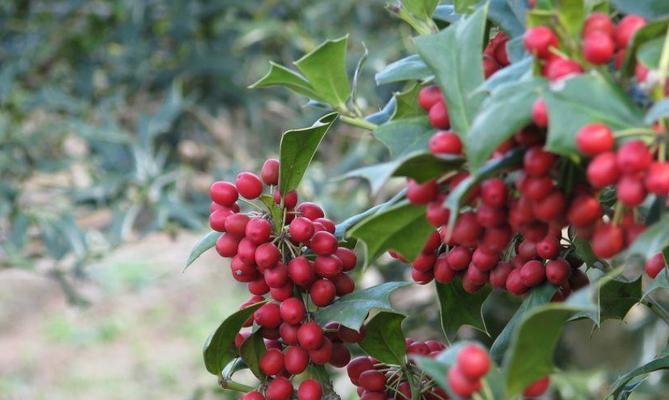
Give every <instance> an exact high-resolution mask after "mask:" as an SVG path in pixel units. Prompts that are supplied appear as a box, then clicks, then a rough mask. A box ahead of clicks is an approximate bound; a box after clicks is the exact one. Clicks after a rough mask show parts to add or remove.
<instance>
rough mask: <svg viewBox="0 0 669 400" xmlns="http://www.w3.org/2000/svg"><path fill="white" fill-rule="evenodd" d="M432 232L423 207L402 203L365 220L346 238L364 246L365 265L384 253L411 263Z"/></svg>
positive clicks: (432, 229)
mask: <svg viewBox="0 0 669 400" xmlns="http://www.w3.org/2000/svg"><path fill="white" fill-rule="evenodd" d="M433 231H434V228H433V227H432V225H430V224H429V223H428V222H427V219H425V206H416V205H413V204H409V203H408V202H402V203H400V204H397V205H395V206H392V207H390V208H388V209H386V210H384V211H382V212H380V213H378V214H375V215H372V216H370V217H368V218H366V219H364V220H363V221H362V222H360V223H359V224H358V225H356V226H355V227H353V229H351V230H350V231H349V232H348V235H347V237H353V238H356V239H358V240H360V241H361V242H362V243H363V244H364V248H365V256H366V257H365V265H367V264H368V263H370V262H372V261H374V260H376V259H377V258H379V257H380V256H381V255H382V254H383V253H385V252H386V251H387V250H395V251H397V252H398V253H399V254H401V255H402V256H404V258H406V259H407V260H413V259H414V258H416V256H417V255H418V254H419V253H420V251H421V250H422V249H423V245H424V244H425V239H427V237H428V236H429V235H430V233H432V232H433ZM409 232H410V233H411V234H408V233H409Z"/></svg>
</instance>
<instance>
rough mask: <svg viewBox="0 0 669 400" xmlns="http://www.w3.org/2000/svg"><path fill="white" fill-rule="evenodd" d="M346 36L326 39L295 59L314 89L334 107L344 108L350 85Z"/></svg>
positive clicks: (296, 64)
mask: <svg viewBox="0 0 669 400" xmlns="http://www.w3.org/2000/svg"><path fill="white" fill-rule="evenodd" d="M347 44H348V36H344V37H341V38H339V39H335V40H328V41H326V42H324V43H323V44H321V45H320V46H318V47H317V48H316V49H314V50H313V51H312V52H311V53H309V54H307V55H305V56H304V57H302V58H300V59H299V60H297V61H295V66H296V67H297V68H298V69H299V70H300V71H301V72H302V73H303V74H304V76H305V77H306V78H307V80H308V81H309V83H310V84H311V86H312V87H313V88H314V91H315V92H316V93H318V95H319V96H320V97H321V98H323V99H324V100H325V102H326V103H328V104H330V105H332V106H333V107H334V108H335V109H339V110H344V109H346V101H347V100H348V97H349V96H350V94H351V87H350V85H349V82H348V75H347V74H346V45H347Z"/></svg>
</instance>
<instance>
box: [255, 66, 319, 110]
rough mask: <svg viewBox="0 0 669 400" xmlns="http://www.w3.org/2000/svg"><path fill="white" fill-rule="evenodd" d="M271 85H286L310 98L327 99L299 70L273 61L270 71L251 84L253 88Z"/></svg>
mask: <svg viewBox="0 0 669 400" xmlns="http://www.w3.org/2000/svg"><path fill="white" fill-rule="evenodd" d="M270 86H284V87H286V88H288V89H290V90H292V91H294V92H295V93H297V94H301V95H303V96H306V97H308V98H310V99H314V100H319V101H323V102H324V101H325V99H324V98H323V97H321V96H319V95H318V94H317V93H316V91H315V90H314V88H313V86H311V84H310V83H309V81H307V80H306V79H305V78H304V77H303V76H301V75H300V74H298V73H297V72H294V71H291V70H290V69H288V68H286V67H284V66H283V65H279V64H276V63H273V62H270V68H269V72H267V74H266V75H265V76H263V77H262V78H260V79H259V80H258V81H257V82H256V83H254V84H253V85H251V86H250V88H251V89H256V88H264V87H270Z"/></svg>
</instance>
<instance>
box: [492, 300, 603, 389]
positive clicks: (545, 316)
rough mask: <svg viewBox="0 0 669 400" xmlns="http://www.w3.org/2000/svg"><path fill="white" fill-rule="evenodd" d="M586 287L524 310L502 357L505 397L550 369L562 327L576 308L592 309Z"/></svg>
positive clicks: (550, 370) (593, 305)
mask: <svg viewBox="0 0 669 400" xmlns="http://www.w3.org/2000/svg"><path fill="white" fill-rule="evenodd" d="M596 308H597V307H596V305H595V304H594V303H593V302H592V291H591V290H590V288H589V287H587V288H584V289H581V290H579V291H577V292H575V293H574V294H572V295H571V296H570V297H569V298H568V299H567V301H566V302H564V303H550V304H544V305H541V306H538V307H534V308H532V309H531V310H529V311H528V312H527V313H525V314H524V315H523V317H522V319H521V322H520V324H518V327H517V328H516V330H515V334H514V335H513V338H512V340H511V345H510V346H509V350H508V351H507V354H506V357H505V358H504V374H505V377H506V379H505V382H506V398H512V397H514V396H515V395H517V394H518V393H520V392H522V391H523V389H524V388H525V387H526V386H527V385H528V384H530V383H532V382H534V381H536V380H537V379H539V378H542V377H543V376H545V375H547V374H549V373H551V372H552V371H553V353H554V351H555V346H556V345H557V342H558V339H559V338H560V334H561V332H562V327H563V325H564V323H565V322H567V321H568V320H569V319H570V318H571V317H572V316H573V315H574V314H575V313H577V312H586V313H589V312H593V311H595V310H596Z"/></svg>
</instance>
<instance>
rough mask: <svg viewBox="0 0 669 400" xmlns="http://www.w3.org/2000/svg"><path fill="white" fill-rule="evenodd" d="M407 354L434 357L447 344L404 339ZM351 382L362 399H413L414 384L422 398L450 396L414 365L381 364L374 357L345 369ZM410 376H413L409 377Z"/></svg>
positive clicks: (362, 358) (358, 359)
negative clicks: (402, 366)
mask: <svg viewBox="0 0 669 400" xmlns="http://www.w3.org/2000/svg"><path fill="white" fill-rule="evenodd" d="M405 346H406V352H407V354H409V355H412V354H414V355H421V356H426V357H431V358H435V357H436V356H437V355H439V354H440V353H441V352H442V351H443V350H444V349H446V345H445V344H444V343H442V342H439V341H436V340H426V341H424V342H423V341H416V340H413V339H410V338H407V339H405ZM346 372H347V374H348V377H349V379H350V380H351V383H353V384H354V385H355V386H357V387H358V389H357V390H358V396H359V397H360V398H361V399H363V400H386V399H411V398H412V392H411V385H410V383H409V380H410V379H411V381H412V382H413V384H414V386H417V385H418V386H420V387H415V389H416V390H420V393H421V397H420V398H421V399H427V400H444V399H448V398H449V397H448V394H447V393H446V392H445V391H444V390H443V389H441V388H440V387H438V386H437V385H436V384H435V383H434V381H432V380H431V379H429V378H428V377H426V376H425V374H423V373H421V371H420V370H418V369H416V368H415V367H414V365H413V363H411V362H410V363H409V364H408V367H407V368H404V369H403V368H401V367H400V366H398V365H389V364H384V363H381V362H379V361H378V360H376V359H374V358H373V357H369V356H359V357H356V358H354V359H352V360H351V362H350V363H349V364H348V366H347V367H346ZM407 374H411V376H407Z"/></svg>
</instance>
